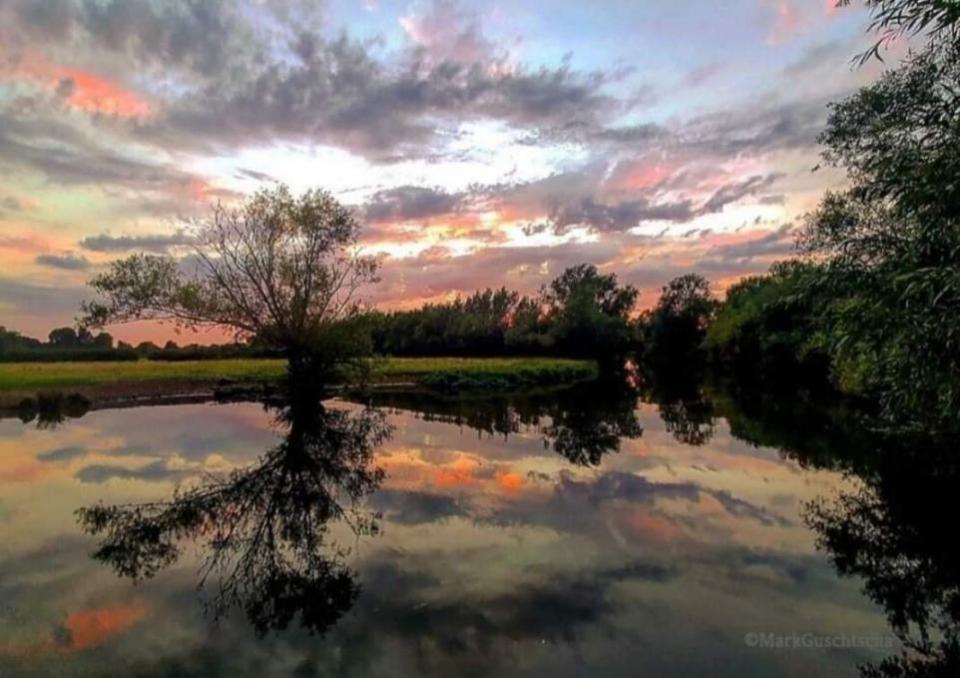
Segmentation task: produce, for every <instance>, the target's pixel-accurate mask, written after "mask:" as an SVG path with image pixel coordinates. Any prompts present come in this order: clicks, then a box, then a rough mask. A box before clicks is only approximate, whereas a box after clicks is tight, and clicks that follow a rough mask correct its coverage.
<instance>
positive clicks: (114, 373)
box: [0, 358, 597, 409]
mask: <svg viewBox="0 0 960 678" xmlns="http://www.w3.org/2000/svg"><path fill="white" fill-rule="evenodd" d="M371 367H372V370H371V373H372V385H374V386H378V385H379V386H387V385H390V386H414V387H419V388H429V389H431V390H436V391H442V392H448V393H453V392H463V391H502V390H511V389H519V388H526V387H534V386H543V385H557V384H563V383H573V382H576V381H583V380H586V379H591V378H594V377H596V376H597V366H596V364H595V363H593V362H592V361H586V360H568V359H564V358H383V359H375V360H374V361H373V364H372V366H371ZM285 369H286V363H285V361H283V360H278V359H255V358H250V359H247V358H241V359H227V360H189V361H176V362H169V361H159V360H157V361H154V360H140V361H136V362H59V363H4V364H0V409H10V408H16V407H19V406H20V404H21V403H22V402H23V401H24V399H27V398H32V397H35V396H36V395H38V394H44V393H57V392H59V393H62V394H71V395H72V394H76V395H78V396H81V397H83V398H85V399H86V400H88V401H90V402H92V403H96V402H99V401H105V400H106V401H111V402H122V401H125V400H131V401H132V400H138V399H149V398H159V397H177V396H194V395H202V394H205V393H213V392H215V391H217V390H218V389H220V390H222V389H236V388H242V387H244V386H253V385H258V384H262V383H265V382H270V381H276V380H278V379H280V378H282V377H283V375H284V372H285Z"/></svg>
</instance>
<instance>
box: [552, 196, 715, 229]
mask: <svg viewBox="0 0 960 678" xmlns="http://www.w3.org/2000/svg"><path fill="white" fill-rule="evenodd" d="M696 214H697V212H696V210H694V208H693V204H692V203H691V201H689V200H683V201H681V202H675V203H660V204H655V203H652V202H651V201H649V200H646V199H642V198H641V199H639V200H627V201H623V202H618V203H611V204H602V203H599V202H597V201H596V199H595V198H592V197H591V198H584V199H582V200H581V201H579V202H577V203H574V204H570V205H565V206H563V207H562V208H560V209H558V210H557V211H556V212H555V213H554V214H553V215H551V221H552V222H553V224H554V226H555V230H556V231H557V232H558V233H562V232H563V231H565V230H566V229H567V227H569V226H573V225H578V224H584V225H587V226H590V227H591V228H594V229H596V230H598V231H626V230H628V229H630V228H633V227H634V226H636V225H637V224H638V223H639V222H641V221H673V222H682V221H689V220H690V219H692V218H693V217H694V216H696Z"/></svg>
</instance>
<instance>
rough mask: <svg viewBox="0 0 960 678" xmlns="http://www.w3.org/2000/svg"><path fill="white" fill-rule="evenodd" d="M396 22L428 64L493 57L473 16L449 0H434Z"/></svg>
mask: <svg viewBox="0 0 960 678" xmlns="http://www.w3.org/2000/svg"><path fill="white" fill-rule="evenodd" d="M400 25H401V26H402V27H403V30H404V31H405V32H406V34H407V36H408V37H409V38H410V40H411V41H413V43H414V44H415V45H416V46H417V47H418V48H419V50H420V51H421V53H422V54H423V56H424V58H425V59H426V60H427V61H429V62H430V63H440V62H444V61H453V62H457V63H467V64H469V63H476V62H479V61H492V60H493V59H494V58H495V57H496V56H497V55H496V48H495V47H494V45H493V43H491V42H490V41H489V40H487V39H486V38H485V37H483V35H482V33H481V30H480V24H479V19H478V17H477V15H476V14H472V13H470V12H467V11H465V10H463V9H461V8H460V7H459V6H458V5H457V3H456V2H453V1H452V0H434V2H433V4H432V5H431V6H430V10H429V11H428V12H426V13H424V14H412V13H411V14H407V15H405V16H402V17H400ZM501 58H502V57H501Z"/></svg>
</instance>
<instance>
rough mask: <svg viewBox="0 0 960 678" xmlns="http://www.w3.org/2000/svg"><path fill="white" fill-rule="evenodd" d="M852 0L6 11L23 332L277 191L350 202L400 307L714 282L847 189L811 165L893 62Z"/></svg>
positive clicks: (6, 236) (8, 228) (386, 305)
mask: <svg viewBox="0 0 960 678" xmlns="http://www.w3.org/2000/svg"><path fill="white" fill-rule="evenodd" d="M833 5H834V2H833V0H826V1H821V0H814V1H812V2H802V1H800V0H738V1H737V2H731V3H729V4H728V6H726V7H724V10H723V13H722V14H720V13H717V12H716V11H715V10H714V11H710V10H711V9H712V4H711V3H707V2H693V1H687V2H681V3H676V4H675V5H673V6H663V5H657V6H651V5H644V6H635V5H633V4H632V3H621V2H609V3H604V4H603V7H602V9H598V8H591V7H584V6H582V5H580V4H577V3H573V2H557V3H556V4H555V5H554V9H553V11H551V12H550V13H544V12H539V13H538V12H537V11H536V10H534V9H532V8H526V7H510V6H509V5H504V4H499V3H496V4H493V5H489V4H486V3H479V2H445V1H434V2H427V3H425V2H413V3H411V2H402V3H391V2H378V1H376V0H369V1H368V2H366V3H363V4H360V3H345V2H329V3H323V4H322V5H319V4H318V5H317V6H315V7H314V6H310V5H309V4H308V3H299V2H294V1H292V0H291V2H282V3H280V2H278V3H269V4H268V3H261V2H225V3H217V4H213V3H210V4H206V3H205V4H203V5H196V6H192V5H189V4H188V3H174V4H171V5H166V6H164V9H158V7H157V6H154V5H152V4H150V3H147V2H135V3H123V4H111V5H103V6H100V7H97V6H94V5H80V4H75V3H71V2H61V3H56V4H50V5H44V6H42V7H41V6H40V5H37V4H36V3H29V2H8V3H5V4H4V6H3V7H0V121H2V124H0V168H2V170H3V172H4V185H3V188H0V257H2V260H3V262H4V264H5V266H4V271H3V272H2V273H0V311H2V316H3V324H4V325H6V326H7V327H8V328H10V329H14V330H18V331H20V332H22V333H23V334H25V335H28V336H37V337H40V338H45V337H46V335H47V332H49V330H50V329H52V328H54V327H59V326H63V325H72V324H73V319H74V316H75V315H76V313H77V311H78V308H79V302H80V300H82V299H84V298H89V297H90V296H91V294H92V293H91V291H90V290H89V289H88V288H87V287H86V285H85V283H86V281H87V280H88V279H89V278H90V277H91V276H92V275H93V274H95V273H96V272H97V271H98V270H101V269H102V268H103V267H104V266H105V265H106V264H107V263H108V262H109V261H111V260H113V259H116V258H118V257H121V256H124V255H126V254H129V253H130V252H134V251H147V252H159V253H170V254H174V255H178V254H185V253H186V244H187V243H186V238H185V236H184V233H183V230H182V229H183V227H184V223H185V220H190V219H196V218H202V217H203V216H204V214H205V213H206V211H207V209H208V207H209V205H210V203H212V202H215V201H217V200H222V201H224V202H226V203H232V202H236V201H239V200H242V199H243V197H244V196H246V195H249V194H250V193H252V192H253V191H255V190H257V189H258V188H260V187H264V186H269V185H272V184H273V183H275V182H282V183H287V184H289V185H290V186H291V188H292V189H293V190H295V191H297V192H300V191H303V190H305V189H307V188H314V187H316V188H324V189H327V190H330V191H331V192H332V193H333V194H334V195H335V196H336V197H337V198H338V199H339V200H341V202H343V203H344V204H348V205H351V206H353V207H355V208H356V210H357V211H358V214H359V215H360V216H361V220H362V221H363V222H364V223H365V227H364V230H363V233H362V236H361V244H362V246H363V248H364V251H365V252H367V253H372V254H378V255H380V256H381V257H382V269H381V276H382V282H380V283H379V284H377V285H375V286H372V287H371V288H369V289H368V290H366V295H365V297H366V299H367V300H368V301H369V302H370V303H371V304H373V305H374V306H376V307H378V308H381V309H384V310H391V309H401V308H410V307H414V306H418V305H421V304H423V303H426V302H440V301H447V300H451V299H453V298H455V297H457V296H466V295H469V294H471V293H472V292H473V291H475V290H478V289H483V288H486V287H493V288H498V287H501V286H506V287H508V288H510V289H513V290H517V291H519V292H521V293H524V294H530V293H533V292H535V291H536V290H537V289H539V288H540V286H541V285H543V284H544V283H546V282H548V281H549V280H550V279H552V278H553V277H555V276H556V275H558V274H559V273H560V272H561V271H562V270H563V269H564V268H566V267H567V266H570V265H574V264H577V263H581V262H583V263H590V264H593V265H595V266H597V268H598V269H599V270H600V271H602V272H603V273H615V274H617V276H618V278H619V279H620V281H622V282H623V283H626V284H630V285H634V286H635V287H637V288H638V289H639V290H640V293H641V296H640V300H639V303H638V308H646V307H649V306H651V305H652V303H653V302H654V301H655V299H656V296H657V294H658V293H659V289H660V287H661V286H662V285H664V284H666V283H667V282H668V281H669V280H670V279H671V278H674V277H675V276H678V275H682V274H684V273H699V274H702V275H704V276H705V277H706V278H708V279H709V280H710V282H711V284H712V286H713V292H714V293H715V294H718V295H722V292H723V290H725V289H726V288H727V287H728V286H729V285H730V284H732V283H734V282H736V281H737V280H739V279H741V278H742V277H744V276H748V275H755V274H759V273H763V272H765V271H766V270H767V269H768V268H769V266H770V264H771V263H773V262H774V261H776V260H780V259H784V258H787V257H789V256H791V255H792V253H793V239H794V230H795V228H796V227H797V225H798V224H799V223H800V220H801V218H802V215H803V214H804V213H805V212H807V211H808V210H810V209H812V208H813V207H814V206H815V205H816V203H817V202H818V200H819V199H820V197H821V196H822V195H823V192H824V191H825V190H826V189H827V188H829V187H833V186H836V185H838V184H842V182H843V175H842V173H841V172H839V171H837V170H834V169H831V168H828V167H822V168H820V170H819V171H817V172H813V171H812V170H813V168H814V167H816V166H817V165H818V164H819V162H820V158H819V152H820V148H819V146H818V144H817V140H816V139H817V135H818V134H819V132H820V131H821V130H822V129H823V126H824V123H825V120H826V115H827V103H828V102H830V101H837V100H840V99H842V98H843V97H844V96H846V95H848V94H850V93H852V92H853V91H854V90H855V89H856V88H858V87H859V86H861V85H863V84H865V83H867V82H870V81H872V80H874V79H875V78H876V76H877V74H878V72H879V71H880V70H882V69H883V68H885V67H886V66H885V65H884V64H882V63H879V62H877V61H875V60H873V61H870V62H868V63H867V64H866V65H864V66H862V67H859V68H854V67H853V66H852V65H851V59H853V58H854V57H855V55H856V54H858V53H859V52H861V51H863V50H864V49H865V48H866V47H867V46H868V45H870V44H872V37H871V36H870V35H869V34H867V33H866V25H867V22H868V16H867V13H866V12H865V11H864V9H863V8H862V7H860V6H856V7H843V8H835V7H834V6H833ZM903 49H905V46H904V45H903V43H902V42H901V43H897V44H896V45H894V47H893V50H892V51H897V50H903ZM885 56H886V55H885ZM896 56H897V55H895V54H891V55H890V58H889V59H888V60H887V61H888V63H890V64H892V65H894V64H896V62H897V58H896ZM785 82H786V83H787V86H784V83H785ZM106 329H107V330H108V331H109V332H110V333H111V334H112V335H113V336H114V337H115V338H116V339H118V340H123V341H128V342H131V343H139V342H140V341H147V340H149V341H154V342H155V343H158V344H161V345H162V343H164V342H165V341H166V340H168V339H173V340H174V341H177V342H178V343H194V342H196V343H216V342H219V341H222V340H223V339H224V337H223V336H222V334H221V333H219V332H215V331H211V332H206V333H204V332H201V333H196V334H193V333H178V332H176V331H175V330H174V329H173V328H172V327H171V326H170V325H158V324H157V323H153V322H151V323H134V324H131V325H128V326H109V327H107V328H106Z"/></svg>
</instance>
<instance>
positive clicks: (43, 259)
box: [34, 252, 90, 271]
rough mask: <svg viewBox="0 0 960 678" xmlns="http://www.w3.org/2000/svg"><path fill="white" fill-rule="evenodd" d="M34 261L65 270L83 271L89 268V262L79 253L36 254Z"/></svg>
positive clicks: (41, 264)
mask: <svg viewBox="0 0 960 678" xmlns="http://www.w3.org/2000/svg"><path fill="white" fill-rule="evenodd" d="M34 262H35V263H37V264H39V265H40V266H49V267H51V268H60V269H63V270H65V271H85V270H86V269H88V268H90V262H89V261H88V260H87V258H86V257H85V256H83V255H81V254H75V253H73V252H66V253H65V254H38V255H37V256H36V258H35V259H34Z"/></svg>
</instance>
